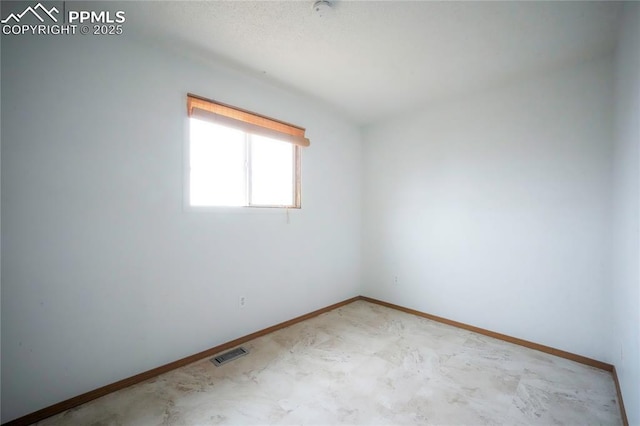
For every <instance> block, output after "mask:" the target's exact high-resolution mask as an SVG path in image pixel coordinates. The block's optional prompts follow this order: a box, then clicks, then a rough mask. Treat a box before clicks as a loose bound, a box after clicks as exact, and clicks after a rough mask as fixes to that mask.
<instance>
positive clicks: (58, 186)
mask: <svg viewBox="0 0 640 426" xmlns="http://www.w3.org/2000/svg"><path fill="white" fill-rule="evenodd" d="M2 44H3V45H2V107H3V108H2V139H3V140H2V143H3V144H2V228H3V234H2V249H3V253H2V270H3V271H2V272H3V275H2V422H5V421H8V420H11V419H13V418H15V417H18V416H21V415H24V414H26V413H29V412H32V411H35V410H37V409H40V408H43V407H45V406H48V405H50V404H53V403H56V402H58V401H61V400H64V399H66V398H70V397H73V396H76V395H78V394H80V393H82V392H85V391H89V390H91V389H94V388H97V387H99V386H102V385H105V384H108V383H111V382H114V381H116V380H119V379H122V378H125V377H128V376H131V375H133V374H136V373H139V372H141V371H144V370H147V369H150V368H153V367H156V366H159V365H161V364H164V363H167V362H170V361H173V360H176V359H178V358H181V357H184V356H187V355H190V354H193V353H196V352H198V351H201V350H204V349H207V348H210V347H212V346H215V345H217V344H220V343H222V342H226V341H228V340H231V339H233V338H236V337H240V336H242V335H245V334H247V333H250V332H253V331H256V330H258V329H261V328H264V327H267V326H270V325H273V324H275V323H278V322H281V321H284V320H288V319H291V318H293V317H295V316H297V315H301V314H304V313H307V312H310V311H312V310H315V309H318V308H321V307H324V306H327V305H329V304H332V303H335V302H338V301H341V300H344V299H347V298H349V297H353V296H356V295H358V294H359V293H360V288H359V282H360V279H359V278H360V228H361V223H360V217H361V212H360V195H359V194H360V192H361V191H360V176H361V171H360V163H361V141H360V138H361V136H360V131H359V129H358V128H357V127H355V126H354V125H352V124H350V123H348V122H346V121H345V120H343V119H341V118H339V115H338V114H334V113H333V112H331V111H329V110H328V109H326V108H325V107H324V106H322V105H319V104H314V102H312V101H309V100H307V99H305V98H303V97H301V96H299V95H296V94H293V93H288V92H285V91H283V90H281V89H279V88H276V87H274V86H270V85H269V84H266V83H262V82H260V81H258V80H256V79H253V78H249V77H243V76H241V75H239V74H238V73H237V72H232V71H229V70H226V69H225V68H223V67H222V66H219V67H216V66H213V67H209V66H204V64H200V63H196V62H192V61H190V60H187V59H184V58H180V57H178V56H175V55H174V54H170V53H164V52H162V51H160V50H155V49H153V48H149V47H147V46H140V45H136V44H134V43H130V42H129V41H127V39H126V38H124V37H106V36H105V37H97V36H96V37H91V36H86V37H85V36H68V37H54V36H52V37H40V36H38V37H36V36H22V37H3V40H2ZM187 92H193V93H196V94H200V95H203V96H207V97H212V98H215V99H217V100H220V101H223V102H227V103H231V104H235V105H238V106H241V107H244V108H247V109H250V110H254V111H259V112H261V113H264V114H266V115H270V116H274V117H278V118H280V119H283V120H285V121H289V122H293V123H296V124H299V125H302V126H305V127H306V128H307V134H308V136H309V138H310V139H311V143H312V145H311V147H310V148H308V149H305V150H304V152H303V159H302V191H303V193H302V196H303V208H302V210H300V211H292V212H291V219H290V224H287V223H286V216H285V214H284V212H282V211H280V212H276V213H274V212H273V211H270V212H267V213H265V212H264V211H263V212H261V213H255V212H253V213H240V214H239V213H229V212H227V213H196V212H189V211H184V210H183V173H184V170H183V153H184V151H183V147H184V137H185V125H186V122H185V116H186V97H185V96H186V93H187ZM240 295H244V296H246V297H247V306H246V308H245V309H244V310H243V311H240V310H239V308H238V297H239V296H240Z"/></svg>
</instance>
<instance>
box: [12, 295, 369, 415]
mask: <svg viewBox="0 0 640 426" xmlns="http://www.w3.org/2000/svg"><path fill="white" fill-rule="evenodd" d="M359 299H360V296H356V297H352V298H351V299H347V300H343V301H342V302H338V303H334V304H333V305H330V306H327V307H325V308H322V309H318V310H316V311H313V312H309V313H308V314H305V315H301V316H299V317H296V318H293V319H291V320H289V321H285V322H281V323H279V324H276V325H273V326H271V327H267V328H265V329H262V330H259V331H256V332H255V333H251V334H247V335H246V336H243V337H240V338H238V339H235V340H232V341H230V342H226V343H223V344H221V345H218V346H215V347H213V348H211V349H207V350H205V351H202V352H199V353H197V354H194V355H190V356H188V357H185V358H182V359H179V360H177V361H173V362H170V363H169V364H165V365H162V366H160V367H156V368H153V369H151V370H148V371H145V372H142V373H140V374H136V375H135V376H131V377H128V378H126V379H123V380H119V381H117V382H115V383H111V384H109V385H106V386H103V387H101V388H98V389H94V390H92V391H89V392H86V393H83V394H81V395H78V396H75V397H73V398H70V399H67V400H65V401H62V402H59V403H57V404H53V405H50V406H49V407H45V408H43V409H41V410H38V411H35V412H33V413H30V414H27V415H25V416H22V417H19V418H17V419H15V420H11V421H9V422H7V423H4V425H3V426H26V425H30V424H32V423H36V422H39V421H41V420H44V419H46V418H47V417H51V416H55V415H56V414H59V413H62V412H63V411H66V410H69V409H71V408H75V407H77V406H79V405H82V404H86V403H87V402H89V401H93V400H94V399H97V398H100V397H102V396H105V395H108V394H110V393H112V392H115V391H118V390H121V389H124V388H127V387H129V386H132V385H135V384H138V383H141V382H144V381H145V380H148V379H151V378H153V377H156V376H159V375H160V374H164V373H167V372H169V371H171V370H175V369H176V368H180V367H184V366H185V365H188V364H191V363H193V362H196V361H199V360H201V359H203V358H208V357H211V356H213V355H216V354H217V353H219V352H223V351H226V350H227V349H231V348H233V347H235V346H238V345H241V344H243V343H246V342H248V341H249V340H253V339H256V338H258V337H262V336H264V335H267V334H269V333H273V332H274V331H277V330H280V329H283V328H286V327H289V326H291V325H294V324H297V323H299V322H302V321H305V320H308V319H309V318H313V317H316V316H318V315H321V314H324V313H325V312H329V311H332V310H334V309H337V308H339V307H341V306H344V305H348V304H349V303H352V302H355V301H356V300H359Z"/></svg>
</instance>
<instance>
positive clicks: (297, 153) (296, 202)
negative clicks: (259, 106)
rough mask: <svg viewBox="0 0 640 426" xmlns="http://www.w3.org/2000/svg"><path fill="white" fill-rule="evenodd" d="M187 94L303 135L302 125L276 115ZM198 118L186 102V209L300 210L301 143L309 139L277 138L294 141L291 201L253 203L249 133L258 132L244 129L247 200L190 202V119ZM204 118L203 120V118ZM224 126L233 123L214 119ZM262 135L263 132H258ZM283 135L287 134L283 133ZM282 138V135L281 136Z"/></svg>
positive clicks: (284, 141) (250, 140)
mask: <svg viewBox="0 0 640 426" xmlns="http://www.w3.org/2000/svg"><path fill="white" fill-rule="evenodd" d="M187 96H188V98H189V97H193V98H196V99H198V100H199V101H206V102H211V103H213V104H216V105H222V106H224V107H226V108H233V109H235V110H237V111H241V112H242V113H245V114H251V115H253V116H255V117H258V118H259V119H265V120H271V121H273V122H276V123H281V124H283V125H286V126H291V127H294V128H296V129H300V130H301V131H302V135H303V138H304V132H305V129H304V128H301V127H299V126H294V125H291V124H289V123H285V122H282V121H280V120H276V119H272V118H270V117H266V116H264V115H260V114H255V113H253V112H250V111H247V110H244V109H239V108H236V107H232V106H230V105H228V104H222V103H219V102H216V101H213V100H210V99H206V98H202V97H200V96H196V95H192V94H188V95H187ZM192 118H194V119H200V118H199V117H193V116H192V115H191V111H190V105H188V111H187V116H186V117H185V120H184V122H185V130H184V140H185V143H184V144H185V147H184V151H183V152H184V153H185V156H184V167H185V173H184V174H185V179H184V194H185V195H184V205H185V207H186V208H187V209H188V210H196V211H229V210H235V211H238V210H243V209H244V210H248V211H250V210H252V211H255V210H260V209H263V210H267V211H269V210H270V211H278V210H282V209H286V210H290V209H294V210H300V209H302V190H301V187H302V183H301V180H302V179H301V175H302V172H301V166H302V160H301V157H302V147H303V146H308V144H309V142H308V139H306V138H305V139H304V140H306V142H307V144H306V145H302V146H301V144H298V143H291V142H290V141H288V140H282V139H280V140H281V141H282V142H283V143H291V144H292V145H293V158H292V168H293V170H292V171H293V182H292V191H293V204H291V205H278V204H252V203H251V177H252V176H251V172H252V171H251V161H250V159H251V156H252V155H251V153H250V150H251V148H252V147H251V145H252V144H253V143H254V142H253V140H252V138H251V136H252V135H256V134H258V133H254V132H251V131H247V130H245V129H240V130H241V131H242V132H243V133H244V136H245V156H246V166H245V168H244V169H245V171H244V172H245V180H246V185H245V186H246V188H245V197H246V204H244V205H238V206H227V205H193V204H191V119H192ZM205 121H206V120H205ZM216 124H219V125H222V126H225V127H232V126H226V125H225V124H224V123H216ZM260 136H262V135H260ZM285 136H286V135H285ZM267 137H270V138H273V139H278V137H277V136H275V137H274V136H272V135H268V136H267ZM283 139H284V138H283Z"/></svg>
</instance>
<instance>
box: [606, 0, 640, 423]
mask: <svg viewBox="0 0 640 426" xmlns="http://www.w3.org/2000/svg"><path fill="white" fill-rule="evenodd" d="M623 17H624V18H623V24H622V27H621V28H622V31H621V33H620V40H619V43H618V47H617V52H616V74H615V76H616V79H615V81H616V86H615V91H616V105H615V106H616V127H615V130H616V133H615V134H616V138H615V147H614V192H613V205H614V217H613V218H614V222H613V223H614V226H613V289H612V291H613V295H614V298H613V315H614V316H613V333H612V334H613V336H614V344H613V345H612V347H611V350H612V353H611V359H612V360H613V361H614V363H615V365H616V371H617V373H618V378H619V380H620V386H621V388H622V395H623V399H624V402H625V408H626V411H627V416H628V417H629V424H632V425H640V344H639V340H640V271H639V268H640V231H639V228H640V185H639V182H640V167H639V162H640V158H639V157H640V4H639V3H627V4H626V5H625V9H623Z"/></svg>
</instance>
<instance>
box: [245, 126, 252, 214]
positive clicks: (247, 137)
mask: <svg viewBox="0 0 640 426" xmlns="http://www.w3.org/2000/svg"><path fill="white" fill-rule="evenodd" d="M244 143H245V145H244V153H245V154H244V155H245V173H244V176H245V180H246V182H247V185H246V187H247V205H248V206H252V205H253V188H252V184H251V183H252V182H251V177H252V170H251V151H252V149H251V148H252V146H251V145H252V141H251V134H250V133H245V142H244Z"/></svg>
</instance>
